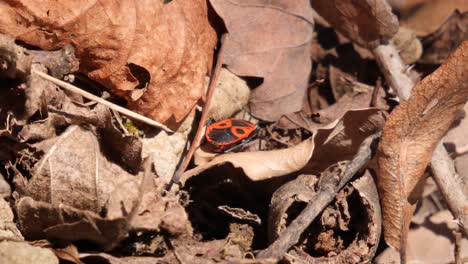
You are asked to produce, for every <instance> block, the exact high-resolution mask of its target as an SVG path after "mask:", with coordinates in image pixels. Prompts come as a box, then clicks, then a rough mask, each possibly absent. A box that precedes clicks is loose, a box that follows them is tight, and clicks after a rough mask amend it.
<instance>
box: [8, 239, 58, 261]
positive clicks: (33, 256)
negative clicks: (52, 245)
mask: <svg viewBox="0 0 468 264" xmlns="http://www.w3.org/2000/svg"><path fill="white" fill-rule="evenodd" d="M0 263H8V264H31V263H41V264H59V260H58V259H57V257H56V256H55V255H54V253H52V251H51V250H50V249H46V248H40V247H34V246H31V245H29V244H28V243H26V242H15V241H7V240H4V241H1V242H0Z"/></svg>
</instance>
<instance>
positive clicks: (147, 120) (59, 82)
mask: <svg viewBox="0 0 468 264" xmlns="http://www.w3.org/2000/svg"><path fill="white" fill-rule="evenodd" d="M31 73H33V74H37V75H39V76H40V77H41V78H43V79H45V80H48V81H50V82H52V83H54V84H56V85H58V86H60V87H62V88H64V89H67V90H69V91H72V92H74V93H77V94H79V95H81V96H83V97H84V98H86V99H89V100H92V101H95V102H97V103H100V104H103V105H105V106H107V107H109V108H110V109H112V110H115V111H117V112H119V113H121V114H123V115H126V116H128V117H130V118H133V119H135V120H138V121H140V122H143V123H145V124H148V125H150V126H154V127H157V128H161V129H163V130H165V131H167V132H174V131H172V130H171V129H169V128H168V127H166V126H165V125H163V124H160V123H159V122H156V121H154V120H152V119H150V118H148V117H146V116H142V115H140V114H138V113H135V112H133V111H130V110H128V109H126V108H124V107H121V106H119V105H116V104H113V103H111V102H109V101H106V100H104V99H102V98H101V97H98V96H95V95H94V94H91V93H88V92H86V91H84V90H82V89H80V88H78V87H76V86H74V85H72V84H69V83H67V82H64V81H62V80H59V79H57V78H55V77H52V76H50V75H48V74H47V73H44V72H40V71H36V70H32V71H31Z"/></svg>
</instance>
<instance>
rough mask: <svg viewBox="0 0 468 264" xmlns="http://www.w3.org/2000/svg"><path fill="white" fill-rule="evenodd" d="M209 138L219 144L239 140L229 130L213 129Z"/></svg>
mask: <svg viewBox="0 0 468 264" xmlns="http://www.w3.org/2000/svg"><path fill="white" fill-rule="evenodd" d="M208 136H209V138H210V139H212V140H213V141H215V142H219V143H230V142H233V141H235V140H236V139H237V137H236V136H235V135H234V134H232V132H231V131H230V130H228V129H213V130H211V131H210V133H209V134H208Z"/></svg>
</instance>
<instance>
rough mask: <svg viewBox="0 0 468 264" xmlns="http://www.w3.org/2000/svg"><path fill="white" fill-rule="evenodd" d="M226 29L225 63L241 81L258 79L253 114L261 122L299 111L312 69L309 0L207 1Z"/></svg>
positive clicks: (252, 106)
mask: <svg viewBox="0 0 468 264" xmlns="http://www.w3.org/2000/svg"><path fill="white" fill-rule="evenodd" d="M210 2H211V4H212V6H213V8H214V9H215V10H216V12H217V13H218V14H219V15H220V16H221V18H222V19H223V20H224V23H225V25H226V27H227V30H228V32H229V33H228V35H227V38H226V41H225V44H224V45H225V64H226V65H227V66H228V68H229V70H230V71H232V72H233V73H235V74H236V75H240V76H257V77H263V78H264V81H263V84H262V85H260V86H259V87H257V88H256V89H255V90H254V91H253V92H252V94H251V98H250V106H251V110H252V113H253V114H254V115H255V116H257V117H260V118H262V119H266V120H277V119H278V118H280V117H281V116H282V115H283V114H287V113H291V112H296V111H299V110H300V109H301V107H302V99H303V98H304V96H305V89H306V87H307V82H308V79H309V73H310V69H311V62H310V55H309V45H310V41H311V40H312V26H313V18H312V9H311V8H310V4H309V1H307V0H300V1H266V0H256V1H251V0H229V1H225V0H211V1H210Z"/></svg>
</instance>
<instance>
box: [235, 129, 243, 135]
mask: <svg viewBox="0 0 468 264" xmlns="http://www.w3.org/2000/svg"><path fill="white" fill-rule="evenodd" d="M236 133H237V134H239V135H244V134H245V131H244V130H243V129H240V128H236Z"/></svg>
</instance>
